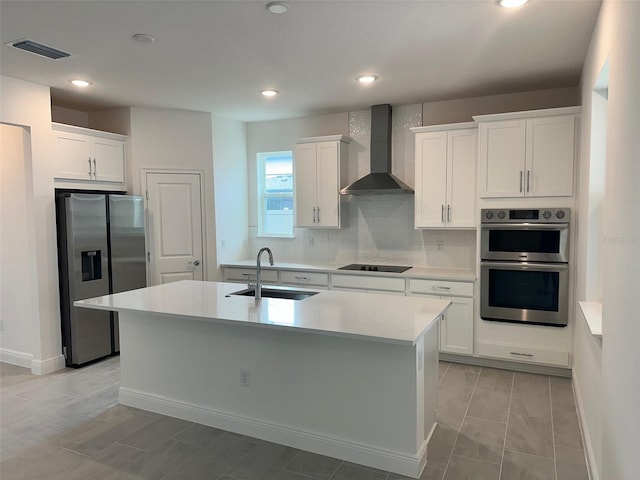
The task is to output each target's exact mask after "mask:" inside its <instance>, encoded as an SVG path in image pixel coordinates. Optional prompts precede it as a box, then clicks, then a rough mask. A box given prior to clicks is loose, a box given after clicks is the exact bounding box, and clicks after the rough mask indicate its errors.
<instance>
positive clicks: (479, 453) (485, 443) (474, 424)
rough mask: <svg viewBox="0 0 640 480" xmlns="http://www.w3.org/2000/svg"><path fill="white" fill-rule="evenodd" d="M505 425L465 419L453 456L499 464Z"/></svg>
mask: <svg viewBox="0 0 640 480" xmlns="http://www.w3.org/2000/svg"><path fill="white" fill-rule="evenodd" d="M506 428H507V425H506V424H505V423H498V422H492V421H490V420H482V419H477V418H469V417H467V418H465V420H464V423H463V424H462V428H461V429H460V435H458V440H457V441H456V445H455V447H454V449H453V454H454V455H458V456H462V457H469V458H475V459H477V460H482V461H485V462H490V463H496V464H500V462H501V461H502V450H503V447H504V438H505V430H506Z"/></svg>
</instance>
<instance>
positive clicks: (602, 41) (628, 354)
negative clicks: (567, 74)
mask: <svg viewBox="0 0 640 480" xmlns="http://www.w3.org/2000/svg"><path fill="white" fill-rule="evenodd" d="M639 22H640V2H621V1H612V0H605V1H604V2H603V5H602V7H601V11H600V15H599V18H598V23H597V25H596V29H595V30H594V34H593V37H592V41H591V45H590V47H589V51H588V55H587V58H586V61H585V65H584V68H583V76H582V102H583V119H582V132H583V138H582V145H581V175H580V189H581V190H580V198H579V205H580V211H582V212H586V211H588V206H589V203H588V202H589V173H590V154H589V147H590V138H589V136H590V135H589V132H590V131H591V106H592V103H591V94H592V89H593V87H594V83H595V81H596V79H597V76H598V74H599V73H600V71H601V69H602V66H603V65H604V63H605V61H606V60H607V58H609V60H610V70H609V101H608V118H607V148H606V156H607V166H606V183H605V196H604V201H603V203H604V208H603V210H604V217H603V226H602V228H603V233H604V236H603V239H602V242H603V243H602V245H601V249H600V252H601V256H602V258H601V261H602V265H603V282H602V284H603V292H602V303H603V346H602V351H601V356H602V360H601V364H600V361H599V358H598V356H599V354H600V352H599V351H598V350H594V348H593V345H592V343H591V342H592V341H593V340H592V339H591V338H590V337H589V336H588V335H578V334H577V335H576V337H575V342H576V345H575V351H576V358H575V366H574V386H575V388H576V391H577V393H578V396H579V397H581V398H582V403H583V406H584V411H583V412H582V413H583V414H584V417H583V418H582V425H583V428H586V429H587V432H586V433H587V436H588V437H589V438H590V439H591V445H588V446H587V447H588V448H589V449H590V450H591V451H593V452H594V458H592V459H591V460H592V462H591V463H592V465H595V470H596V471H595V473H596V476H595V478H601V479H603V480H604V479H621V480H627V479H633V478H637V475H638V471H640V457H639V456H638V452H637V443H638V442H637V432H638V431H640V409H638V408H637V398H639V396H640V350H639V349H638V339H640V322H639V321H638V314H637V307H636V302H635V299H636V298H637V297H638V292H639V290H638V278H640V222H638V218H639V217H638V210H637V209H638V205H640V189H638V182H637V179H638V178H640V162H639V161H638V158H640V137H639V136H638V134H637V130H638V125H639V124H640V108H638V106H639V105H640V56H638V54H637V46H638V45H640V30H639V29H638V28H637V26H638V24H639ZM588 228H589V222H588V218H587V217H586V216H585V215H582V216H581V218H580V226H579V246H578V248H579V254H578V265H577V267H578V275H577V287H578V300H582V299H584V298H586V295H587V278H586V274H587V273H586V272H587V271H588V267H587V247H586V238H587V232H588ZM576 321H577V322H579V321H581V318H580V317H578V318H577V319H576ZM599 368H601V372H600V371H598V370H599ZM600 373H601V375H600ZM600 379H601V384H600V385H598V388H594V382H599V381H600ZM600 420H601V421H600Z"/></svg>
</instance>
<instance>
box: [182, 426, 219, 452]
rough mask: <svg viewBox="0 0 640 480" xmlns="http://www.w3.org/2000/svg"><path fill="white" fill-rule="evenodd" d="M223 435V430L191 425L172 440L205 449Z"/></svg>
mask: <svg viewBox="0 0 640 480" xmlns="http://www.w3.org/2000/svg"><path fill="white" fill-rule="evenodd" d="M224 434H225V431H224V430H220V429H218V428H213V427H207V426H206V425H199V424H197V423H192V424H191V425H190V426H189V427H188V428H187V429H186V430H183V431H182V432H180V433H178V434H177V435H175V436H174V437H173V438H175V439H176V440H179V441H181V442H184V443H188V444H190V445H195V446H196V447H206V446H207V445H209V444H210V443H211V442H213V441H214V440H215V439H216V438H218V437H221V436H222V435H224Z"/></svg>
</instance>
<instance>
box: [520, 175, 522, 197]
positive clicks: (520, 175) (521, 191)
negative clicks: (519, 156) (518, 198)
mask: <svg viewBox="0 0 640 480" xmlns="http://www.w3.org/2000/svg"><path fill="white" fill-rule="evenodd" d="M520 192H521V193H522V170H520Z"/></svg>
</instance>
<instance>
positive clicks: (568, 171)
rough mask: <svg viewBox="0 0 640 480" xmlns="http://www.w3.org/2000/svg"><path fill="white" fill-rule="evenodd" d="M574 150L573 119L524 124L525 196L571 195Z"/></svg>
mask: <svg viewBox="0 0 640 480" xmlns="http://www.w3.org/2000/svg"><path fill="white" fill-rule="evenodd" d="M574 146H575V117H574V116H554V117H542V118H533V119H530V120H527V152H526V177H525V187H524V191H525V194H526V195H528V196H534V197H557V196H571V195H573V170H574V168H573V159H574Z"/></svg>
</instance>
